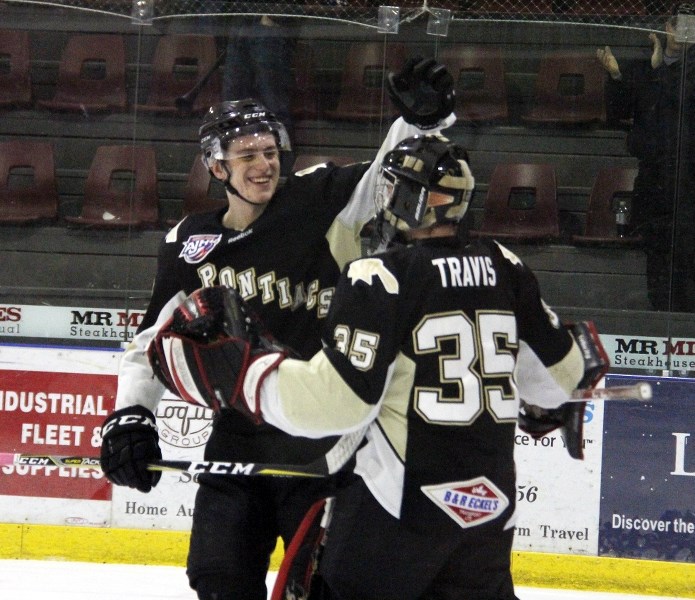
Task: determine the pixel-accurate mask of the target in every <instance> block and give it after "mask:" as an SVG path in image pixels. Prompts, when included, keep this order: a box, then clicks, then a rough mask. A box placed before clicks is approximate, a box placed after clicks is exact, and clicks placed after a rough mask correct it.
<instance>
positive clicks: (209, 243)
mask: <svg viewBox="0 0 695 600" xmlns="http://www.w3.org/2000/svg"><path fill="white" fill-rule="evenodd" d="M221 239H222V234H221V233H220V234H217V235H213V234H201V235H191V236H189V238H188V239H187V240H186V241H185V242H184V243H183V248H181V253H180V254H179V258H183V259H184V260H185V261H186V262H187V263H189V264H191V265H194V264H196V263H199V262H200V261H202V260H203V259H204V258H205V257H206V256H207V255H208V254H210V252H212V250H213V249H214V247H215V246H217V244H219V243H220V240H221Z"/></svg>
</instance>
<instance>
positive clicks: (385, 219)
mask: <svg viewBox="0 0 695 600" xmlns="http://www.w3.org/2000/svg"><path fill="white" fill-rule="evenodd" d="M474 186H475V180H474V178H473V174H472V173H471V170H470V167H469V166H468V153H467V152H466V151H465V150H464V149H463V148H462V147H461V146H459V145H458V144H454V143H453V142H450V141H449V140H448V139H446V138H445V137H443V136H441V135H439V134H435V135H424V136H414V137H411V138H407V139H405V140H403V141H402V142H400V143H399V144H398V145H397V146H396V147H395V148H394V149H393V150H391V151H390V152H388V153H387V154H386V156H385V157H384V159H383V161H382V163H381V172H380V174H379V179H378V182H377V194H376V202H377V230H379V235H380V236H381V238H382V239H381V244H382V248H383V246H384V245H386V244H388V241H390V239H391V238H392V237H393V236H394V235H395V234H396V233H397V232H398V231H401V232H407V231H408V230H411V229H423V228H427V227H431V226H432V225H435V224H443V223H453V224H457V223H459V222H460V221H461V219H463V217H464V215H465V214H466V211H467V210H468V206H469V204H470V200H471V196H472V194H473V188H474Z"/></svg>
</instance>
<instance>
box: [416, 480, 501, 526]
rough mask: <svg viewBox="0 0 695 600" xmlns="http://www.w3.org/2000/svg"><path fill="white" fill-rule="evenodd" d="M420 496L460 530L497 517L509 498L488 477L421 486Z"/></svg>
mask: <svg viewBox="0 0 695 600" xmlns="http://www.w3.org/2000/svg"><path fill="white" fill-rule="evenodd" d="M420 489H421V490H422V491H423V493H424V494H425V495H426V496H427V497H428V498H429V499H430V500H432V502H434V503H435V504H436V505H437V506H438V507H439V508H441V509H442V510H443V511H444V512H445V513H446V514H447V515H449V516H450V517H451V518H452V519H453V520H454V521H456V522H457V523H458V524H459V525H460V526H461V527H462V528H463V529H467V528H469V527H475V526H477V525H482V524H483V523H487V522H488V521H492V520H493V519H496V518H497V517H499V516H500V515H501V514H502V513H503V512H504V511H505V509H506V508H507V507H508V506H509V499H508V498H507V496H505V495H504V494H503V493H502V491H501V490H500V489H499V488H498V487H497V486H496V485H495V484H494V483H492V481H490V480H489V479H488V478H487V477H476V478H475V479H469V480H468V481H456V482H452V483H443V484H437V485H423V486H422V487H421V488H420Z"/></svg>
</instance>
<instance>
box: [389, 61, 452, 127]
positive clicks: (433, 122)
mask: <svg viewBox="0 0 695 600" xmlns="http://www.w3.org/2000/svg"><path fill="white" fill-rule="evenodd" d="M386 91H387V92H388V95H389V98H391V102H393V104H394V105H395V106H396V107H397V108H398V110H399V112H400V113H401V116H402V117H403V119H404V120H405V121H406V122H407V123H410V124H411V125H415V126H417V127H419V128H420V129H424V130H427V129H432V128H433V127H436V126H437V125H438V124H439V122H440V121H441V120H442V119H445V118H446V117H448V116H449V115H450V114H451V113H452V112H453V110H454V105H455V104H456V97H455V94H454V79H453V77H452V76H451V74H450V73H449V71H447V69H446V67H445V66H444V65H441V64H439V63H437V62H436V61H435V60H434V59H432V58H426V59H425V58H422V57H421V56H416V57H413V58H410V59H409V60H408V61H407V62H406V63H405V65H404V66H403V68H402V69H401V70H400V71H399V72H398V73H389V74H388V76H387V77H386Z"/></svg>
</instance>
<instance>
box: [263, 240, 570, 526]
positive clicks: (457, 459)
mask: <svg viewBox="0 0 695 600" xmlns="http://www.w3.org/2000/svg"><path fill="white" fill-rule="evenodd" d="M325 331H326V332H327V336H330V337H326V339H324V343H325V345H326V347H325V348H324V349H323V350H322V351H321V352H320V353H318V354H317V355H315V356H314V358H312V360H311V361H310V362H302V361H296V360H285V361H284V362H282V363H281V364H280V366H279V368H278V370H277V372H276V374H274V375H273V376H271V377H269V378H268V379H267V380H266V382H265V384H264V385H263V388H262V390H263V394H262V408H263V414H264V417H265V418H266V419H267V420H268V421H269V422H272V423H274V424H275V425H277V426H278V427H282V428H283V429H285V430H286V431H288V432H290V433H293V434H296V435H305V436H317V435H326V434H337V433H344V432H347V431H351V430H354V429H357V428H359V427H361V426H364V425H365V424H366V423H370V422H371V425H370V428H369V430H368V434H367V439H368V443H367V444H366V445H365V446H364V447H363V448H362V449H361V450H359V452H358V454H357V466H356V469H355V470H356V472H357V473H358V474H359V475H361V477H362V478H363V479H364V480H365V483H366V484H367V486H368V487H369V489H370V490H371V492H372V493H373V494H374V496H375V497H376V498H377V499H378V500H379V502H380V503H381V504H382V506H383V507H384V508H385V509H386V510H388V511H389V512H390V513H391V514H393V515H394V516H397V517H400V518H401V519H402V520H403V522H404V523H407V524H408V525H409V526H411V527H413V528H418V527H425V528H427V529H432V530H435V529H443V530H444V531H449V530H451V528H452V527H456V528H462V529H467V528H470V527H476V526H479V525H483V524H485V523H488V522H491V523H492V525H491V526H499V527H500V528H508V527H510V526H511V525H512V524H513V521H512V515H513V512H514V506H515V495H516V490H515V470H514V457H513V455H514V432H515V424H516V420H517V415H518V411H519V397H520V394H521V395H523V397H524V399H525V400H526V401H528V402H530V403H533V404H539V405H541V406H546V407H548V408H550V407H554V406H558V405H559V404H561V403H562V402H564V401H566V400H567V399H568V394H569V393H570V392H571V391H572V390H573V389H574V388H575V387H576V385H577V383H578V382H579V380H580V379H581V377H582V375H583V371H584V368H583V360H582V357H581V354H580V352H579V349H578V348H577V346H576V344H575V343H574V341H573V339H572V337H571V336H570V335H569V334H568V333H567V331H566V330H565V328H564V327H563V326H562V325H561V323H560V321H559V319H558V317H557V315H555V313H553V311H552V310H551V309H550V308H549V307H548V306H547V305H546V304H545V303H544V302H543V301H542V299H541V296H540V292H539V287H538V284H537V281H536V278H535V276H534V275H533V273H532V272H531V271H530V270H529V269H528V268H527V267H526V266H525V265H524V264H523V263H522V261H521V260H520V259H519V258H518V257H516V256H515V255H514V254H513V253H512V252H510V251H509V250H508V249H506V248H504V247H503V246H501V245H499V244H497V243H496V242H493V241H490V240H479V241H475V242H473V243H470V244H469V245H466V246H463V245H461V244H460V243H459V242H458V241H455V240H452V239H439V240H437V239H431V240H427V241H424V242H419V243H418V244H417V245H415V246H412V247H409V248H401V249H397V250H393V251H390V252H387V253H385V254H381V255H376V256H373V257H370V258H365V259H361V260H357V261H355V262H353V263H351V264H350V265H349V266H348V267H347V268H346V270H345V271H344V273H343V276H342V277H341V280H340V282H339V285H338V288H337V291H336V295H335V297H334V300H333V304H332V306H331V312H330V314H329V317H328V321H327V327H326V330H325ZM329 332H330V333H329ZM518 363H520V364H523V366H524V370H525V371H526V372H525V373H524V374H523V377H518V376H517V364H518ZM522 380H523V385H521V384H520V383H519V382H520V381H522ZM520 388H522V389H521V390H520ZM539 390H542V391H543V392H542V393H543V396H544V397H543V398H535V397H533V396H534V394H535V393H538V392H539Z"/></svg>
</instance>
